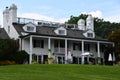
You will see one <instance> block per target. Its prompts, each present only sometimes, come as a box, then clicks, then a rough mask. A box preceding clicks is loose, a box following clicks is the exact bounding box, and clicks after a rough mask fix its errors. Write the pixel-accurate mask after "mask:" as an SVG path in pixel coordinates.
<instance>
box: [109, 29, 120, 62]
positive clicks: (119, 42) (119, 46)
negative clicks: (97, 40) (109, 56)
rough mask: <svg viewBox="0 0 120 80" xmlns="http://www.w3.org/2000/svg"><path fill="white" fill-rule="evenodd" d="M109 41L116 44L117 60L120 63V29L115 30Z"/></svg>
mask: <svg viewBox="0 0 120 80" xmlns="http://www.w3.org/2000/svg"><path fill="white" fill-rule="evenodd" d="M108 39H109V40H110V41H113V42H114V43H115V49H114V50H115V53H116V59H117V61H120V29H117V30H115V31H114V32H112V33H111V34H110V35H109V36H108Z"/></svg>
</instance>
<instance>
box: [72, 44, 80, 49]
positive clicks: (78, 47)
mask: <svg viewBox="0 0 120 80" xmlns="http://www.w3.org/2000/svg"><path fill="white" fill-rule="evenodd" d="M73 50H82V44H81V43H73Z"/></svg>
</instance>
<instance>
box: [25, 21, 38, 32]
mask: <svg viewBox="0 0 120 80" xmlns="http://www.w3.org/2000/svg"><path fill="white" fill-rule="evenodd" d="M23 29H24V31H26V32H36V26H35V24H33V23H28V24H26V25H24V26H23Z"/></svg>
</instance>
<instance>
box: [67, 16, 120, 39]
mask: <svg viewBox="0 0 120 80" xmlns="http://www.w3.org/2000/svg"><path fill="white" fill-rule="evenodd" d="M87 16H88V15H86V14H81V15H79V16H78V17H76V16H71V17H70V19H69V20H68V21H67V22H66V23H69V24H77V22H78V20H79V19H84V20H86V18H87ZM94 28H95V33H96V35H97V36H99V37H101V38H107V36H108V35H109V34H110V33H111V32H112V31H114V30H116V29H118V28H120V23H111V22H109V21H104V19H99V18H94Z"/></svg>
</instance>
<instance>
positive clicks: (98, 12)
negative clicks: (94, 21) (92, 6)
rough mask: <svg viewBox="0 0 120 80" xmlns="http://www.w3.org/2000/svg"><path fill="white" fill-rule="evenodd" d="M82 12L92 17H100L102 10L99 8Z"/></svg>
mask: <svg viewBox="0 0 120 80" xmlns="http://www.w3.org/2000/svg"><path fill="white" fill-rule="evenodd" d="M82 14H91V15H92V16H93V17H98V18H102V12H101V11H100V10H97V11H92V12H82Z"/></svg>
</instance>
